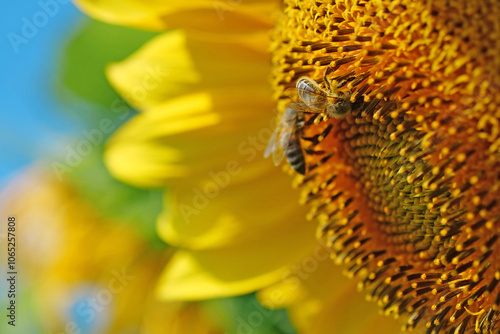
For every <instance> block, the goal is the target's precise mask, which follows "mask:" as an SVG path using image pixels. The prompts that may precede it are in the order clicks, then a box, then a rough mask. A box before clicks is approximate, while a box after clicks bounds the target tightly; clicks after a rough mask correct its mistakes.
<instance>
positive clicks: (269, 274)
mask: <svg viewBox="0 0 500 334" xmlns="http://www.w3.org/2000/svg"><path fill="white" fill-rule="evenodd" d="M304 246H305V245H301V244H300V243H298V244H297V243H296V244H294V247H288V248H285V247H277V246H276V245H275V244H273V242H272V240H269V239H267V238H262V242H260V243H259V244H255V243H254V244H246V245H241V246H240V247H232V248H229V249H219V250H211V251H191V252H187V251H181V250H180V251H177V253H176V254H175V255H174V256H173V257H172V259H171V260H170V262H169V264H168V265H167V267H166V269H165V271H164V273H163V275H162V277H161V278H160V280H159V286H158V296H159V297H160V298H162V299H164V300H198V299H208V298H219V297H226V296H232V295H238V294H244V293H249V292H251V291H254V290H256V289H260V288H262V287H264V286H267V285H269V284H271V283H274V282H276V281H278V280H279V279H281V278H282V277H283V275H284V273H285V272H286V271H287V268H288V267H289V265H290V264H291V263H293V262H296V261H297V259H299V258H301V257H303V256H304V252H305V250H304Z"/></svg>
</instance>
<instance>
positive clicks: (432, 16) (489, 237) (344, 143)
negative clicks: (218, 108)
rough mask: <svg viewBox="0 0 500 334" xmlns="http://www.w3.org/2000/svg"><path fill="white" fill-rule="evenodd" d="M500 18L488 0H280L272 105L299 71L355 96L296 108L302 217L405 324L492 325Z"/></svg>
mask: <svg viewBox="0 0 500 334" xmlns="http://www.w3.org/2000/svg"><path fill="white" fill-rule="evenodd" d="M499 15H500V4H499V3H498V2H497V1H493V0H491V1H487V0H484V1H478V2H468V1H457V2H456V3H454V4H453V6H452V5H450V4H449V2H446V1H431V2H428V1H421V2H420V1H417V2H415V1H384V0H382V1H373V2H372V1H335V2H333V1H325V2H318V1H285V6H284V10H283V14H282V17H280V18H279V23H278V24H277V28H276V29H275V32H274V36H273V37H274V42H273V55H274V57H273V76H274V79H273V83H274V87H275V93H276V96H275V97H276V99H277V102H278V109H279V110H281V111H284V110H285V109H286V107H287V106H293V104H290V102H291V98H290V97H289V96H290V95H289V94H288V93H286V92H287V91H289V90H290V89H291V90H293V89H294V87H295V85H296V83H297V81H298V80H299V79H300V78H301V77H307V78H310V79H312V80H315V81H316V83H318V85H320V86H321V88H322V89H324V90H325V91H326V92H327V93H331V94H333V93H334V92H333V89H335V90H338V92H335V94H336V97H337V99H339V98H338V97H339V96H343V97H345V96H347V97H348V99H349V103H350V104H351V105H352V111H351V112H350V113H349V114H348V115H347V116H346V117H344V118H338V119H337V118H334V117H332V118H329V117H327V116H326V112H323V113H321V110H312V109H314V108H309V110H307V109H308V108H305V109H306V110H305V111H304V125H303V126H302V127H300V128H297V129H296V131H297V134H298V136H299V137H300V145H301V148H302V150H303V154H304V160H305V165H306V172H305V175H304V176H297V178H296V182H295V183H296V185H297V186H300V187H302V189H303V193H302V194H303V197H302V202H303V203H304V204H306V205H309V206H310V207H311V211H310V214H309V217H308V218H311V219H312V218H315V219H318V221H319V229H318V237H319V238H322V239H324V240H325V242H326V243H327V244H328V245H329V246H330V248H331V252H332V256H333V257H334V259H335V261H336V262H337V263H343V264H344V265H346V272H347V274H348V275H351V276H358V277H359V278H360V283H359V284H360V287H362V288H365V289H367V290H368V291H369V296H370V298H371V299H373V300H376V301H378V303H379V304H380V305H381V307H382V308H383V310H384V311H385V312H386V313H388V314H394V315H396V316H399V315H405V316H406V318H407V324H406V328H414V327H417V326H426V327H427V328H429V332H435V333H441V332H443V333H444V332H448V331H451V332H453V331H456V332H457V333H465V332H469V333H470V332H484V333H489V331H495V330H498V328H499V327H500V324H499V322H498V321H497V317H498V314H499V312H498V308H499V305H500V286H499V285H498V282H499V281H500V264H499V258H498V257H499V251H500V250H499V249H498V248H499V247H500V246H499V244H498V241H497V240H498V236H499V235H500V222H499V220H500V205H498V201H497V199H498V197H499V195H500V190H499V188H500V182H499V180H500V163H499V162H500V161H499V160H500V150H499V147H500V137H499V132H500V123H499V118H500V108H499V107H500V85H499V84H498V82H500V58H499V56H498V55H499V54H500V43H499V42H498V40H499V38H498V37H499V36H500V25H499V24H498V17H499ZM332 85H333V86H332ZM332 87H333V88H332ZM295 103H296V104H297V103H298V104H299V105H303V106H304V105H305V104H304V103H303V101H300V100H299V101H295Z"/></svg>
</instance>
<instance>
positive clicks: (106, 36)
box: [56, 19, 158, 111]
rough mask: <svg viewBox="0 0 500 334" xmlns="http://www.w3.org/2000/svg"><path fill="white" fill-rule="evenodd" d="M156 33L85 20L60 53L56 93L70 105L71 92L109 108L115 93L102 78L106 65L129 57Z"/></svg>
mask: <svg viewBox="0 0 500 334" xmlns="http://www.w3.org/2000/svg"><path fill="white" fill-rule="evenodd" d="M157 34H158V33H153V32H147V31H141V30H136V29H131V28H127V27H122V26H115V25H110V24H106V23H103V22H99V21H95V20H90V19H89V20H86V21H85V22H84V23H83V25H82V27H81V28H80V29H79V30H78V31H77V32H76V33H75V34H74V35H73V37H71V38H70V40H69V41H68V43H67V45H66V47H65V48H64V51H63V54H62V55H61V58H62V59H61V61H60V64H61V65H60V74H59V75H58V77H59V81H58V82H57V83H56V88H57V95H58V96H59V97H61V98H62V99H63V101H67V102H69V104H71V103H73V101H74V98H73V97H72V96H71V93H73V94H76V95H77V96H79V97H80V98H82V99H85V100H87V101H90V102H93V103H95V104H98V105H100V106H102V107H104V108H105V109H106V110H109V108H110V106H111V104H112V102H113V101H114V100H115V99H117V98H118V97H119V96H118V94H117V93H116V92H115V91H114V90H113V88H112V87H111V85H110V84H109V83H108V81H107V79H106V76H105V74H104V70H105V67H106V65H107V64H109V63H111V62H116V61H121V60H123V59H125V58H126V57H128V56H130V55H131V54H132V53H133V52H135V51H136V50H137V49H139V48H140V47H141V46H142V45H143V44H144V43H146V42H147V41H148V40H150V39H151V38H153V37H154V36H156V35H157ZM68 89H69V91H70V92H68V91H67V90H68ZM100 111H102V110H100Z"/></svg>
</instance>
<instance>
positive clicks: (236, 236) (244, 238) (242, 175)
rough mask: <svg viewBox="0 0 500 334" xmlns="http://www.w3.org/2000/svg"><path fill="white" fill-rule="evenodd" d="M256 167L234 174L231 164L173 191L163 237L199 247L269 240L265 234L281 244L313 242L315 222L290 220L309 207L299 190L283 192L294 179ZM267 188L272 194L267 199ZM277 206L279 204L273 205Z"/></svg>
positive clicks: (161, 225) (180, 244)
mask: <svg viewBox="0 0 500 334" xmlns="http://www.w3.org/2000/svg"><path fill="white" fill-rule="evenodd" d="M261 165H262V164H261ZM262 167H265V166H262ZM251 168H252V167H251V166H246V165H244V167H239V170H238V171H237V172H238V173H232V174H230V173H229V172H228V171H226V170H221V171H214V172H213V173H212V172H209V175H211V177H210V178H209V180H208V181H207V182H206V183H205V184H204V186H203V185H200V186H198V187H194V188H189V187H186V188H176V189H174V190H172V191H170V192H169V194H168V195H167V201H166V203H165V204H166V209H165V211H164V212H163V213H162V215H161V216H160V218H159V221H158V231H159V234H160V236H161V237H162V238H163V240H165V241H166V242H167V243H169V244H171V245H175V246H177V247H182V248H188V249H198V250H199V249H209V248H227V247H229V246H235V247H237V246H239V245H242V244H247V243H250V244H252V243H259V244H260V245H262V244H261V243H262V242H264V243H266V242H267V241H262V240H261V239H262V235H265V236H266V240H270V242H272V243H273V244H274V245H275V247H277V248H280V247H287V245H289V244H291V243H296V242H298V243H300V244H304V245H312V244H313V243H314V240H313V239H314V238H311V236H313V235H314V226H313V224H310V223H309V222H307V221H306V220H305V219H304V220H303V221H301V222H300V223H297V224H293V225H290V221H291V220H293V219H296V217H298V216H299V217H303V216H305V214H306V211H305V210H302V209H301V208H300V207H297V201H296V199H295V198H294V194H295V195H296V193H297V192H296V191H290V193H289V194H283V193H282V192H280V189H281V187H283V186H285V185H286V184H287V183H288V182H289V181H288V180H287V177H286V176H285V175H282V173H280V172H279V171H278V172H276V171H272V170H271V171H268V172H267V173H258V174H257V175H254V176H252V175H251V174H252V173H253V171H252V170H251ZM244 179H247V181H243V180H244ZM256 180H258V182H256ZM242 193H243V194H245V196H242V195H241V194H242ZM263 194H266V197H267V198H272V199H273V200H272V201H270V200H265V199H264V198H263ZM276 207H279V208H280V210H273V208H276ZM250 226H251V228H249V227H250Z"/></svg>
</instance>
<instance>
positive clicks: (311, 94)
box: [264, 71, 353, 174]
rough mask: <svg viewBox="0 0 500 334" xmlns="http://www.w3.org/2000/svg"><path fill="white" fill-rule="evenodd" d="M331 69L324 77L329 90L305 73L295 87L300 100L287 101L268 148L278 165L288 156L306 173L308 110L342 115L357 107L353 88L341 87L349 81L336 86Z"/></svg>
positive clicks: (266, 154) (265, 154)
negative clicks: (303, 143)
mask: <svg viewBox="0 0 500 334" xmlns="http://www.w3.org/2000/svg"><path fill="white" fill-rule="evenodd" d="M327 73H328V71H325V74H324V77H323V79H324V81H325V82H326V84H327V86H328V88H327V90H328V91H327V90H324V89H323V88H321V87H320V86H319V85H318V83H316V81H314V80H313V79H311V78H309V77H301V78H300V79H299V80H298V81H297V84H296V85H295V89H296V92H297V95H298V101H297V102H292V103H288V104H287V105H286V107H285V112H284V113H283V116H282V117H281V120H280V122H279V124H278V126H277V127H276V129H275V130H274V133H273V135H272V136H271V139H270V140H269V144H268V145H267V147H266V151H265V152H264V157H265V158H267V157H268V156H269V155H271V154H272V155H273V161H274V164H275V165H276V166H278V165H279V164H280V163H281V161H282V160H283V157H285V156H286V159H287V161H288V163H289V164H290V166H291V167H292V168H293V169H294V170H295V171H296V172H297V173H300V174H305V172H306V162H305V158H304V152H303V150H302V146H301V144H300V134H301V132H302V131H301V129H302V128H303V127H304V123H305V117H304V113H313V114H325V115H326V116H327V117H335V118H340V117H344V116H346V115H347V114H349V113H350V112H351V111H352V110H353V106H352V104H351V101H350V98H351V94H350V92H346V93H343V92H341V91H339V90H338V88H340V87H341V86H343V85H344V84H345V81H344V82H341V83H340V84H339V85H338V86H337V87H336V88H335V89H332V88H331V87H332V83H331V82H330V81H328V79H327Z"/></svg>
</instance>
